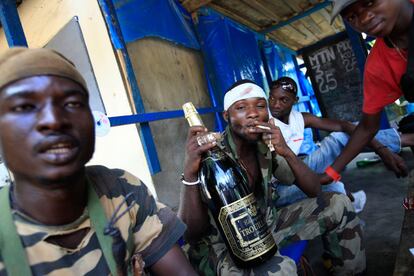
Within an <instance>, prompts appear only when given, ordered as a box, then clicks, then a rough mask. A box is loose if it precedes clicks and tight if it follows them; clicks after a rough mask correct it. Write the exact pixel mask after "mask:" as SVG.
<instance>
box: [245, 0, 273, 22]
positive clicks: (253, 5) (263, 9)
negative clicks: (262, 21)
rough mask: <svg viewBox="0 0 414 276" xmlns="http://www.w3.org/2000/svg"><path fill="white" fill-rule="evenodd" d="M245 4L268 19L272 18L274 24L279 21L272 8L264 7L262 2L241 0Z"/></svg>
mask: <svg viewBox="0 0 414 276" xmlns="http://www.w3.org/2000/svg"><path fill="white" fill-rule="evenodd" d="M241 1H242V2H243V3H244V4H245V5H247V6H249V7H250V8H251V9H253V10H256V11H258V12H259V13H262V14H263V15H264V16H267V17H268V18H269V19H270V20H273V21H274V22H275V24H277V23H278V22H279V21H280V16H279V15H278V14H276V13H275V12H274V11H273V10H271V9H269V7H266V6H265V5H263V3H260V2H259V1H257V0H241Z"/></svg>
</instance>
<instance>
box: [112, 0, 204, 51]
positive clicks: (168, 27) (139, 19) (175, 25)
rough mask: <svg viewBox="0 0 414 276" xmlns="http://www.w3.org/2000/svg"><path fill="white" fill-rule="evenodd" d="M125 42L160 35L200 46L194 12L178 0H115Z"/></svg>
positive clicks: (177, 41) (182, 43) (191, 46)
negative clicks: (195, 29)
mask: <svg viewBox="0 0 414 276" xmlns="http://www.w3.org/2000/svg"><path fill="white" fill-rule="evenodd" d="M113 3H114V6H115V9H116V13H117V16H118V20H119V23H120V25H121V30H122V34H123V36H124V40H125V42H126V43H128V42H132V41H135V40H138V39H141V38H144V37H159V38H162V39H165V40H168V41H171V42H173V43H175V44H181V45H183V46H185V47H189V48H193V49H200V45H199V43H198V40H197V37H196V36H195V33H194V28H193V24H192V20H191V16H190V15H189V14H188V13H187V12H186V11H185V10H184V8H182V6H181V5H179V4H177V2H176V1H175V0H145V1H142V0H113Z"/></svg>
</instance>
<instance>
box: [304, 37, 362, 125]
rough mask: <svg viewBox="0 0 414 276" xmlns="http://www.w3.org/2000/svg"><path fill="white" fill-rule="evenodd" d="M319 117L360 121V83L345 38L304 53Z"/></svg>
mask: <svg viewBox="0 0 414 276" xmlns="http://www.w3.org/2000/svg"><path fill="white" fill-rule="evenodd" d="M303 58H304V61H305V65H306V68H307V69H308V73H309V76H310V78H311V80H312V85H313V89H314V91H315V96H316V98H317V99H318V103H319V106H320V108H321V111H322V115H323V116H324V117H327V118H331V119H342V120H347V121H351V122H355V121H359V120H360V119H361V115H362V100H363V95H362V80H361V75H360V72H359V68H358V64H357V60H356V57H355V55H354V52H353V50H352V46H351V42H350V40H349V39H348V37H347V36H346V35H345V36H343V37H341V38H339V39H337V40H335V41H334V42H332V43H330V44H329V45H327V46H324V47H321V48H317V49H310V50H308V51H306V52H304V53H303Z"/></svg>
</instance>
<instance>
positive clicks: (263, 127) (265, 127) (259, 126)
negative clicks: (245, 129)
mask: <svg viewBox="0 0 414 276" xmlns="http://www.w3.org/2000/svg"><path fill="white" fill-rule="evenodd" d="M256 127H258V128H261V129H266V130H270V127H267V126H261V125H258V126H256Z"/></svg>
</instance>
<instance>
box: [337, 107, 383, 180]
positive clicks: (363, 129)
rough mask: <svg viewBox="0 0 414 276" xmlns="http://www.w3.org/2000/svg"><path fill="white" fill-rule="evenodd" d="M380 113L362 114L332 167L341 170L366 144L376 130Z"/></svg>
mask: <svg viewBox="0 0 414 276" xmlns="http://www.w3.org/2000/svg"><path fill="white" fill-rule="evenodd" d="M380 115H381V114H380V113H378V114H374V115H371V114H369V115H368V114H364V115H363V117H362V120H361V122H360V123H359V124H358V126H357V127H356V129H355V130H354V132H353V133H352V135H351V137H350V139H349V141H348V143H347V145H346V146H345V148H344V150H343V151H342V153H341V154H340V155H339V156H338V158H336V160H335V162H334V163H333V164H332V168H334V169H335V170H336V171H337V172H340V171H342V170H343V169H344V168H345V166H346V165H347V164H348V163H349V162H350V161H351V160H352V159H353V158H355V156H357V155H358V154H359V153H360V152H361V151H362V149H363V148H364V147H365V146H366V145H368V143H369V142H370V141H371V140H372V138H373V137H374V136H375V134H376V133H377V131H378V128H379V123H380Z"/></svg>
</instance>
